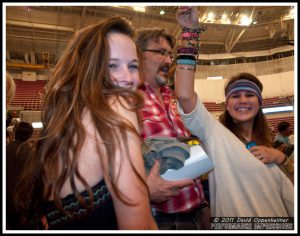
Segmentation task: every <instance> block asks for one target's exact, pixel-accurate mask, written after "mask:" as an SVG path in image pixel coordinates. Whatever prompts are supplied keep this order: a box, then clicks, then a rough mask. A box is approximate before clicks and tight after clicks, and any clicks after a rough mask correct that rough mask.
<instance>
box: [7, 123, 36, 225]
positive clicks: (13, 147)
mask: <svg viewBox="0 0 300 236" xmlns="http://www.w3.org/2000/svg"><path fill="white" fill-rule="evenodd" d="M32 134H33V127H32V125H31V124H30V123H27V122H20V123H19V124H18V125H17V126H16V128H15V135H14V136H15V139H14V140H13V141H12V142H10V143H8V144H7V145H6V215H7V218H6V219H7V221H6V222H7V224H6V225H7V228H11V229H13V228H15V227H16V226H17V224H16V223H17V221H18V217H19V216H18V215H17V211H16V209H15V206H14V202H13V197H14V194H15V187H16V180H17V176H18V175H19V173H21V171H22V169H23V167H24V162H25V161H26V158H27V154H28V151H29V149H30V144H29V143H26V141H27V140H28V139H29V138H30V137H31V136H32Z"/></svg>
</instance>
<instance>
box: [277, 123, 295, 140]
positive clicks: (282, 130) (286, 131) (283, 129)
mask: <svg viewBox="0 0 300 236" xmlns="http://www.w3.org/2000/svg"><path fill="white" fill-rule="evenodd" d="M290 126H291V124H290V123H289V122H287V121H281V122H279V123H278V125H277V131H278V133H277V134H276V135H275V137H274V142H276V141H281V142H283V143H284V144H286V145H290V144H291V143H290V140H289V135H290V134H291V131H290Z"/></svg>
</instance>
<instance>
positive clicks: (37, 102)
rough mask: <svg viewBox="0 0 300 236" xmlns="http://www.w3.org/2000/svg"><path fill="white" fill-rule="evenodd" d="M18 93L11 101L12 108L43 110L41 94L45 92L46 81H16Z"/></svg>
mask: <svg viewBox="0 0 300 236" xmlns="http://www.w3.org/2000/svg"><path fill="white" fill-rule="evenodd" d="M15 83H16V93H15V96H14V98H13V100H12V101H11V103H10V105H11V106H21V107H24V110H29V111H39V110H42V100H41V96H40V94H42V93H43V92H44V86H45V81H44V80H37V81H23V80H19V79H17V80H15Z"/></svg>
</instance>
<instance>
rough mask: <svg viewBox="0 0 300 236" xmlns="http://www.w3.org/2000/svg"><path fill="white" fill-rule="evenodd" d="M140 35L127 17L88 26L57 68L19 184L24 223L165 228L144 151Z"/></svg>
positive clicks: (61, 226) (63, 226)
mask: <svg viewBox="0 0 300 236" xmlns="http://www.w3.org/2000/svg"><path fill="white" fill-rule="evenodd" d="M133 34H134V31H133V29H132V27H131V25H130V24H129V23H128V22H127V21H126V20H124V19H123V18H119V17H114V18H110V19H108V20H106V21H104V22H102V23H98V24H95V25H92V26H88V27H85V28H83V29H82V30H80V31H79V32H77V33H76V34H75V35H74V36H73V38H72V39H71V41H70V43H69V45H68V46H67V48H66V50H65V52H64V54H63V56H62V57H61V59H60V60H59V62H58V64H57V65H56V67H55V69H54V72H53V76H52V78H51V79H50V81H49V83H48V84H47V91H46V94H45V101H44V114H43V129H42V131H41V133H40V136H39V138H38V139H37V140H36V141H35V144H34V149H33V150H32V152H31V154H30V156H29V157H28V161H27V163H26V167H25V170H24V172H23V173H22V175H21V176H20V180H19V184H18V185H17V186H16V191H17V192H16V199H15V200H16V201H15V203H16V204H17V207H18V209H19V211H20V214H21V215H23V216H24V217H22V222H21V224H23V227H25V228H32V225H36V224H35V223H36V221H39V219H40V218H41V216H42V215H43V216H44V217H43V219H44V220H46V223H47V225H48V226H47V227H48V228H49V229H156V228H157V226H156V223H155V222H154V220H153V217H152V214H151V210H150V205H149V191H148V188H147V184H146V182H145V176H146V174H145V169H144V164H143V158H142V156H141V153H142V152H141V143H140V138H139V128H138V127H139V126H138V119H137V110H138V109H139V108H140V107H141V105H142V99H141V97H140V95H139V94H138V93H137V92H136V88H137V86H138V84H139V59H138V55H137V50H136V47H135V44H134V41H133ZM36 228H37V227H36Z"/></svg>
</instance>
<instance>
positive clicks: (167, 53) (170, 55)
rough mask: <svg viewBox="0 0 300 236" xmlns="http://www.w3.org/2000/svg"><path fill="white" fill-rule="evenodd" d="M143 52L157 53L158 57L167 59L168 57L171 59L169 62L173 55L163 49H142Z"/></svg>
mask: <svg viewBox="0 0 300 236" xmlns="http://www.w3.org/2000/svg"><path fill="white" fill-rule="evenodd" d="M143 51H144V52H155V53H159V54H160V55H162V56H164V57H167V56H169V57H170V58H171V60H173V58H174V55H173V54H172V53H171V52H168V51H167V50H165V49H144V50H143Z"/></svg>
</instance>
